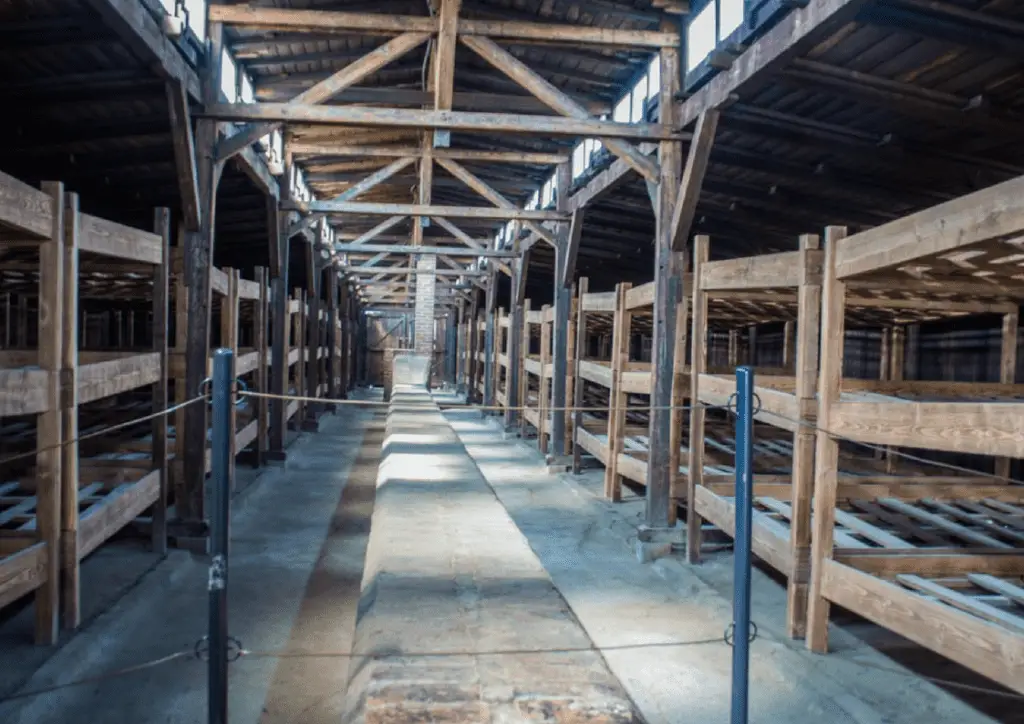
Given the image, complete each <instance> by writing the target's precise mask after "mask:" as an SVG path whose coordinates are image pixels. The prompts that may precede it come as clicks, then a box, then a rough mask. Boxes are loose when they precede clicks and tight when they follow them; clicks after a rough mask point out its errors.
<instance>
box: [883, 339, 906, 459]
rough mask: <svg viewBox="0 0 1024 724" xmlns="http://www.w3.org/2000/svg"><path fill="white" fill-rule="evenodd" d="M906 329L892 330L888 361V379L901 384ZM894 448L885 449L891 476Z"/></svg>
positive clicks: (894, 457) (904, 363)
mask: <svg viewBox="0 0 1024 724" xmlns="http://www.w3.org/2000/svg"><path fill="white" fill-rule="evenodd" d="M906 351H907V328H906V327H904V326H902V325H897V326H895V327H893V328H892V358H891V359H890V361H889V379H890V380H892V381H894V382H901V381H902V380H903V379H904V375H905V370H906ZM894 450H895V448H892V447H887V448H886V449H885V471H886V473H889V474H892V473H893V472H895V470H896V459H897V456H896V455H895V454H894Z"/></svg>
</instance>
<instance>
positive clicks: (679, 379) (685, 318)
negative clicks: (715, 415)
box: [668, 264, 690, 526]
mask: <svg viewBox="0 0 1024 724" xmlns="http://www.w3.org/2000/svg"><path fill="white" fill-rule="evenodd" d="M685 271H686V266H685V264H684V265H682V272H685ZM685 279H686V275H685V273H681V274H680V281H679V285H680V291H681V294H680V299H679V301H678V302H677V304H676V328H675V349H674V350H673V354H672V358H673V364H672V367H673V374H672V412H671V427H670V429H669V465H668V469H669V505H668V523H669V525H671V526H674V525H675V524H676V522H677V519H678V515H679V512H678V511H679V505H678V502H677V501H678V500H679V499H680V498H681V497H683V495H684V490H685V481H684V480H682V479H681V478H680V473H679V466H680V458H681V455H682V450H681V448H682V445H683V429H684V428H685V423H686V420H687V415H688V414H689V411H688V410H685V409H684V407H685V405H686V399H687V394H688V390H689V388H690V375H689V370H688V369H687V367H686V353H687V347H688V344H689V338H690V337H689V330H690V324H689V310H690V294H689V291H690V290H689V289H687V288H686V284H685ZM681 486H682V487H683V489H682V490H681V489H680V487H681Z"/></svg>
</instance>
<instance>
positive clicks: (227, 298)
mask: <svg viewBox="0 0 1024 724" xmlns="http://www.w3.org/2000/svg"><path fill="white" fill-rule="evenodd" d="M224 273H225V274H226V275H227V280H228V290H227V294H225V295H224V298H223V299H222V300H221V307H220V345H221V347H226V348H227V349H230V350H231V351H232V352H234V354H235V359H238V304H239V299H238V279H239V273H238V270H237V269H230V268H229V269H225V270H224ZM228 420H229V429H230V430H231V440H230V454H229V455H228V471H229V474H230V476H231V477H230V479H231V481H232V485H234V480H235V458H236V456H237V455H238V445H237V442H236V439H235V435H236V433H237V431H238V424H237V420H238V412H237V408H236V407H235V406H234V405H231V409H230V410H229V411H228Z"/></svg>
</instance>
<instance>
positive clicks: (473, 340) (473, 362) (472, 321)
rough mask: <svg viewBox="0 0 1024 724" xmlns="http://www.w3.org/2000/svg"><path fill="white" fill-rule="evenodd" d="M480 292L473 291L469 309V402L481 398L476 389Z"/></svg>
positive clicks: (467, 396) (467, 395)
mask: <svg viewBox="0 0 1024 724" xmlns="http://www.w3.org/2000/svg"><path fill="white" fill-rule="evenodd" d="M479 296H480V295H479V294H477V293H476V291H474V292H473V300H472V303H471V305H470V310H469V389H468V391H467V392H466V399H467V401H469V402H475V401H476V400H478V399H479V394H478V393H477V389H476V380H477V374H478V372H477V370H478V369H479V359H478V351H479V350H478V345H477V341H478V336H479V327H478V325H479V320H480V317H479V314H480V311H479V305H480V300H479Z"/></svg>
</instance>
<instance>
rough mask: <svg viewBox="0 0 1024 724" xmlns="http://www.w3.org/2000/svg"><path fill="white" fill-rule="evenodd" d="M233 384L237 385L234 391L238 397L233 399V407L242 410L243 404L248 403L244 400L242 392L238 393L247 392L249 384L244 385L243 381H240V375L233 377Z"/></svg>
mask: <svg viewBox="0 0 1024 724" xmlns="http://www.w3.org/2000/svg"><path fill="white" fill-rule="evenodd" d="M235 385H237V387H238V389H237V390H236V391H235V395H236V397H237V398H238V399H236V400H235V407H237V408H238V409H239V410H244V409H245V406H246V405H247V404H249V403H248V402H246V399H245V396H244V394H239V393H245V392H248V391H249V386H248V385H246V384H245V383H244V382H242V378H241V377H236V378H235Z"/></svg>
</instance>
